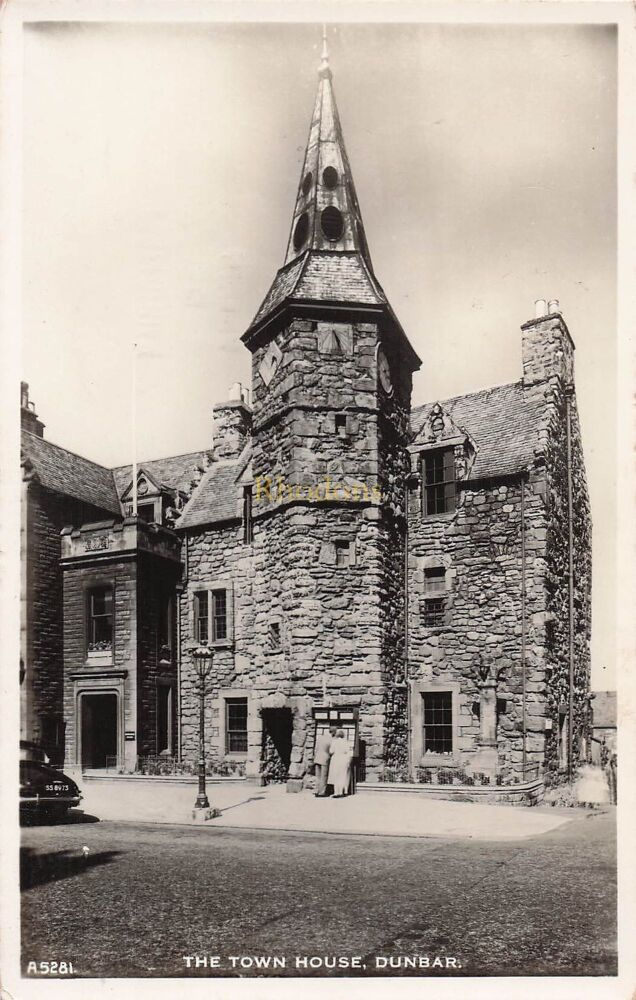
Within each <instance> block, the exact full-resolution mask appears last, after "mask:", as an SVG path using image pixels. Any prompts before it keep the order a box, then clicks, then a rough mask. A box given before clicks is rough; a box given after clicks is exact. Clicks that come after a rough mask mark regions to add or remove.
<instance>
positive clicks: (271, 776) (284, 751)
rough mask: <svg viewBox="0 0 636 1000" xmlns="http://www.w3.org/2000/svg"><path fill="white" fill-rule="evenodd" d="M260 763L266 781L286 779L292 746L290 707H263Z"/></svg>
mask: <svg viewBox="0 0 636 1000" xmlns="http://www.w3.org/2000/svg"><path fill="white" fill-rule="evenodd" d="M262 717H263V743H262V750H261V765H262V772H263V775H264V776H265V777H266V778H267V780H268V781H287V775H288V774H289V763H290V760H291V747H292V728H293V724H292V713H291V709H290V708H264V709H263V710H262Z"/></svg>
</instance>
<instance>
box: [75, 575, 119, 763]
mask: <svg viewBox="0 0 636 1000" xmlns="http://www.w3.org/2000/svg"><path fill="white" fill-rule="evenodd" d="M98 586H111V587H113V592H114V605H113V613H114V622H113V655H112V659H110V660H109V661H108V663H107V664H105V663H103V662H100V663H96V662H95V661H93V662H91V661H90V660H89V659H88V657H87V613H86V607H87V591H88V590H89V588H91V587H98ZM136 593H137V566H136V563H135V562H134V561H133V560H128V561H126V562H121V563H108V562H107V563H102V564H100V565H94V566H86V567H67V568H66V569H65V570H64V716H65V719H66V760H67V761H70V762H73V763H74V762H76V748H77V747H78V746H79V742H78V736H79V734H78V732H77V730H76V726H77V724H78V721H79V720H78V719H77V718H76V705H75V698H76V685H75V682H74V679H73V677H72V676H71V675H72V674H73V673H75V672H77V671H81V672H85V673H86V674H88V675H89V676H90V674H91V673H92V674H93V675H94V677H95V679H97V678H99V677H100V675H102V674H103V673H104V671H105V670H120V671H121V670H126V671H127V672H128V676H127V678H126V681H125V690H126V695H127V697H126V699H125V706H124V712H125V728H126V729H130V730H136V727H137V705H136V692H135V683H134V673H135V671H134V667H135V660H136V628H137V624H136V618H137V609H136ZM89 684H90V682H89ZM80 686H81V685H80ZM88 689H89V685H88V684H87V686H86V690H88ZM90 690H91V691H92V692H93V691H94V692H95V693H98V689H97V688H93V687H92V686H91V687H90Z"/></svg>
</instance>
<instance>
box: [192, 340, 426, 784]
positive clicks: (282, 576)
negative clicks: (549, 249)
mask: <svg viewBox="0 0 636 1000" xmlns="http://www.w3.org/2000/svg"><path fill="white" fill-rule="evenodd" d="M333 330H335V331H336V334H337V336H338V338H339V342H340V347H341V349H340V351H339V352H338V353H330V352H329V351H325V343H326V340H325V338H328V337H329V336H331V333H332V332H333ZM379 337H380V333H379V329H378V327H377V326H376V325H375V324H366V323H336V324H333V323H321V322H319V321H293V322H292V323H290V325H289V326H288V327H287V328H285V329H284V330H282V331H281V332H280V333H279V334H278V335H277V336H276V349H277V352H278V353H277V355H276V356H277V365H276V366H275V372H274V374H273V376H272V378H271V379H270V380H269V384H266V382H265V381H264V380H263V378H262V377H261V366H262V365H263V363H264V361H265V360H266V359H267V356H268V352H271V351H272V348H271V346H270V345H269V344H263V345H261V346H260V347H257V348H256V349H255V352H254V357H253V375H254V377H253V385H254V418H253V462H252V464H253V474H254V479H255V497H254V541H253V543H252V544H251V545H249V546H246V545H245V544H244V543H243V541H242V532H241V529H240V527H239V526H236V527H234V526H232V527H229V526H228V527H224V528H219V529H217V530H215V531H210V532H200V533H194V532H192V533H191V535H190V538H189V541H188V553H189V555H188V567H189V568H188V584H187V589H186V593H185V594H184V597H183V601H182V621H183V622H185V621H186V619H187V620H188V621H189V623H190V624H189V625H185V624H182V629H186V628H190V634H191V627H192V614H193V613H192V602H193V593H194V591H195V589H196V587H197V586H201V585H204V584H209V583H210V581H217V583H219V582H220V583H223V581H224V580H228V581H231V582H232V591H233V619H234V636H233V644H232V646H230V645H229V644H222V645H221V646H220V647H219V648H217V649H216V650H215V659H214V678H215V681H214V688H213V690H212V691H211V693H210V696H209V704H208V708H207V710H206V711H207V713H208V714H207V716H206V723H208V719H209V733H210V741H211V747H212V752H213V753H217V754H218V755H222V754H223V752H224V746H223V719H222V712H223V705H222V701H221V700H220V694H221V692H222V691H225V692H228V691H230V692H232V693H233V694H237V695H238V694H241V693H243V694H245V693H248V692H249V696H250V716H249V722H248V726H249V734H248V742H249V750H248V755H247V756H248V769H252V770H254V769H257V768H258V763H259V758H260V752H261V720H260V718H259V712H260V710H262V709H266V708H289V709H290V710H291V711H292V714H293V731H292V750H291V766H290V772H289V773H290V776H292V777H297V778H301V777H303V775H304V774H306V773H307V771H308V769H309V767H310V766H311V762H312V757H313V746H312V740H313V727H312V725H311V724H310V722H311V708H312V706H313V705H314V704H317V703H321V702H322V700H323V687H324V689H325V692H326V695H327V700H328V701H329V702H331V703H333V704H339V705H348V706H350V707H360V719H361V721H360V734H361V737H362V740H363V744H364V747H365V755H366V765H367V773H368V775H369V777H373V776H376V775H377V774H378V773H379V771H380V769H381V766H382V762H383V759H384V754H385V753H386V744H387V740H388V742H389V743H390V744H392V743H393V742H395V737H394V735H393V730H394V729H396V731H397V729H400V727H401V730H402V731H403V729H404V718H405V713H404V707H403V706H399V708H398V710H397V711H396V707H395V699H394V698H393V695H391V708H390V712H388V713H387V703H388V697H387V681H388V680H393V679H394V678H395V677H397V676H398V675H401V673H403V641H402V640H401V638H400V637H401V636H403V573H404V548H403V537H404V514H403V500H401V498H402V496H403V489H404V486H403V482H402V479H403V470H404V469H405V468H407V466H408V463H407V460H406V451H405V440H406V427H407V422H408V404H409V398H408V397H409V394H410V385H411V383H410V375H408V376H400V374H399V370H398V369H397V367H396V394H395V398H394V400H393V401H392V402H391V403H388V402H387V401H386V400H383V401H379V399H378V388H377V373H376V350H377V346H378V341H379ZM337 416H339V417H340V422H339V423H338V422H337V420H336V417H337ZM379 420H382V421H384V423H383V427H382V430H381V431H380V429H379ZM400 447H401V452H400ZM279 477H280V479H281V481H282V483H283V488H282V490H281V491H279V492H276V487H277V482H278V479H279ZM266 480H267V481H268V486H267V489H266V488H265V486H264V483H265V481H266ZM380 481H381V482H382V484H383V486H384V489H385V493H386V496H382V494H381V492H380V490H379V482H380ZM287 487H299V488H300V490H294V489H291V488H289V489H288V488H287ZM355 487H357V489H356V488H355ZM308 488H309V489H310V490H312V489H313V490H314V491H317V492H314V494H313V495H309V494H308V492H307V489H308ZM381 500H382V502H381ZM400 503H402V507H400ZM345 544H348V552H347V555H346V557H345V559H344V564H343V565H341V564H340V562H341V560H339V558H338V554H337V547H338V546H339V545H345ZM272 623H278V624H279V627H280V633H281V648H280V649H272V648H271V635H270V628H271V624H272ZM183 634H184V641H186V640H185V631H184V632H183ZM182 675H183V679H184V680H183V707H182V712H183V715H182V732H183V746H184V752H185V753H186V755H190V756H193V755H194V754H195V751H196V739H197V700H196V697H195V691H194V685H193V681H192V673H191V666H190V667H189V668H186V667H185V666H184V668H183V671H182ZM388 716H390V717H391V723H390V725H389V728H390V729H391V736H390V737H387V728H386V719H387V717H388ZM396 719H399V720H400V721H399V723H396V721H395V720H396ZM399 739H400V740H401V741H402V743H403V742H404V736H403V734H402V735H401V736H400V737H399Z"/></svg>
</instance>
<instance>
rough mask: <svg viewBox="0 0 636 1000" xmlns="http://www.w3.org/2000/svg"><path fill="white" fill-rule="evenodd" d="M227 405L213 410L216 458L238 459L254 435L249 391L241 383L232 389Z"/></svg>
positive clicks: (221, 405) (220, 405)
mask: <svg viewBox="0 0 636 1000" xmlns="http://www.w3.org/2000/svg"><path fill="white" fill-rule="evenodd" d="M229 397H230V398H229V399H228V401H227V402H226V403H217V405H216V406H215V407H214V409H213V410H212V445H213V448H214V457H215V458H238V456H239V455H240V454H241V452H242V451H243V448H244V447H245V445H246V444H247V441H248V439H249V437H250V435H251V433H252V408H251V407H250V405H249V390H248V389H244V388H243V386H242V385H241V383H240V382H235V383H234V385H233V386H232V388H231V389H230V393H229Z"/></svg>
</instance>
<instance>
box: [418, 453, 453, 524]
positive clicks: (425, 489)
mask: <svg viewBox="0 0 636 1000" xmlns="http://www.w3.org/2000/svg"><path fill="white" fill-rule="evenodd" d="M455 480H456V477H455V449H454V448H435V449H434V450H433V451H426V452H424V453H423V455H422V513H423V514H424V515H425V516H427V517H428V516H430V515H432V514H450V513H452V511H454V510H455V493H456V489H455Z"/></svg>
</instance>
